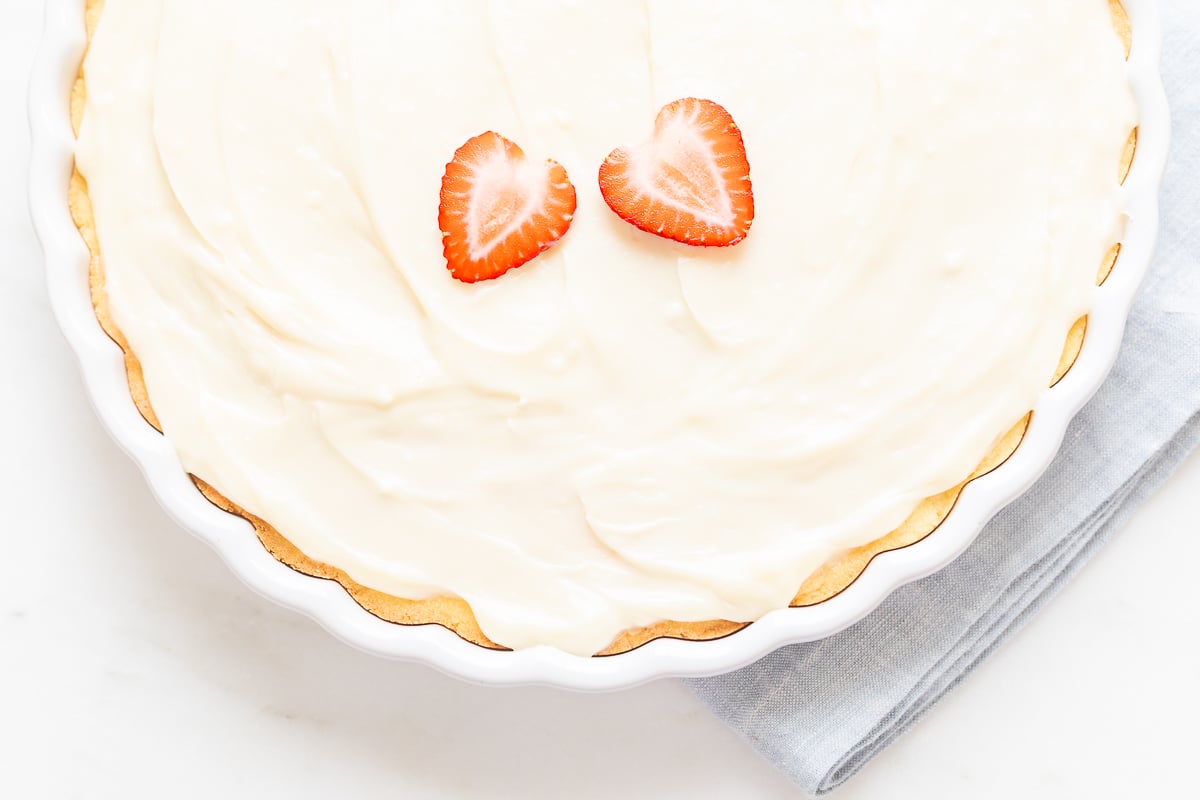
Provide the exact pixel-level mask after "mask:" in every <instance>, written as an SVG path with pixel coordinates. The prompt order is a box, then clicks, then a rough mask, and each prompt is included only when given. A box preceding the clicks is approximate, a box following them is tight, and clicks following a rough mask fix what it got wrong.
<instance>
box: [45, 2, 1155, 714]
mask: <svg viewBox="0 0 1200 800" xmlns="http://www.w3.org/2000/svg"><path fill="white" fill-rule="evenodd" d="M1122 5H1123V6H1124V7H1125V11H1126V13H1127V15H1128V17H1129V21H1130V26H1131V28H1132V30H1133V47H1132V51H1131V53H1130V56H1129V75H1130V81H1131V84H1132V86H1133V91H1134V94H1135V96H1136V99H1137V103H1138V107H1139V113H1140V123H1139V131H1138V145H1137V148H1138V149H1137V154H1136V156H1135V158H1134V161H1133V166H1132V169H1131V171H1130V173H1129V176H1128V178H1127V179H1126V181H1125V185H1124V187H1123V189H1122V191H1123V192H1124V194H1125V199H1126V205H1127V208H1128V222H1127V226H1126V230H1125V236H1124V238H1123V241H1122V247H1121V255H1120V259H1119V262H1120V263H1119V267H1118V268H1117V269H1116V270H1114V272H1113V274H1112V275H1111V276H1110V277H1109V278H1108V280H1107V281H1106V282H1105V283H1104V285H1103V286H1101V287H1099V288H1098V289H1097V290H1096V295H1095V304H1094V306H1093V308H1092V310H1091V312H1090V315H1089V322H1088V331H1087V336H1086V339H1085V341H1084V344H1083V348H1082V350H1081V352H1080V355H1079V359H1078V361H1077V362H1076V363H1075V366H1074V367H1073V368H1072V369H1071V371H1070V372H1069V373H1068V374H1067V375H1066V377H1065V378H1064V379H1063V380H1062V381H1061V382H1059V383H1058V384H1057V385H1055V386H1054V387H1053V388H1051V389H1049V390H1048V391H1047V392H1046V393H1045V394H1043V396H1042V399H1041V401H1040V402H1039V403H1038V405H1037V406H1036V408H1035V409H1034V413H1033V420H1032V422H1031V424H1030V426H1029V430H1028V432H1027V433H1026V435H1025V439H1024V441H1023V442H1022V443H1021V445H1020V446H1019V447H1018V448H1017V450H1016V452H1015V453H1014V454H1013V456H1012V457H1011V458H1010V459H1008V461H1007V462H1005V463H1004V464H1003V465H1002V466H1000V467H999V468H997V469H996V470H995V471H993V472H991V473H990V474H988V475H985V476H983V477H980V478H977V479H976V480H974V481H973V482H971V483H970V484H969V485H968V486H967V487H966V488H965V489H964V490H963V492H962V495H961V496H960V497H959V500H958V503H957V505H956V506H955V507H954V509H953V511H952V512H951V513H950V515H949V517H948V518H947V519H946V520H945V521H944V522H943V523H942V525H941V526H940V527H939V528H938V529H937V530H936V531H935V533H934V534H933V535H931V536H928V537H926V538H925V539H923V540H921V541H920V542H917V543H916V544H913V545H910V546H908V547H905V548H902V549H899V550H892V551H888V552H885V553H881V554H880V555H878V556H876V557H875V558H874V560H872V562H871V563H870V565H869V566H868V567H867V568H866V570H865V571H864V572H863V573H862V574H861V575H860V576H859V577H858V579H857V580H856V581H854V583H853V584H852V585H850V586H849V587H848V588H847V589H846V590H845V591H843V592H841V593H840V594H838V595H837V596H835V597H832V598H830V599H828V600H826V601H824V602H822V603H819V604H817V605H813V606H806V607H793V608H783V609H779V610H777V611H773V612H771V613H769V614H767V615H766V616H765V617H763V618H762V619H760V620H758V621H757V622H755V623H754V624H753V625H750V626H747V627H746V628H743V629H742V630H740V631H738V632H736V633H733V634H731V635H729V636H726V637H724V638H720V639H712V640H706V641H683V640H678V639H658V640H655V641H652V642H650V643H648V644H646V645H644V646H642V647H640V648H638V649H636V650H631V651H629V652H626V653H622V654H620V655H615V656H604V657H584V656H574V655H569V654H567V653H564V652H562V651H560V650H557V649H555V648H552V647H534V648H528V649H524V650H518V651H496V650H488V649H485V648H481V647H478V646H476V645H474V644H471V643H469V642H467V641H465V640H463V639H461V638H459V637H458V636H457V635H456V634H454V633H452V632H451V631H449V630H447V629H445V628H442V627H440V626H437V625H427V626H402V625H397V624H394V623H390V622H386V621H384V620H381V619H379V618H377V617H374V616H372V615H371V614H370V613H368V612H367V611H365V610H364V609H363V608H361V607H360V606H359V605H358V604H357V603H355V602H354V600H353V599H352V598H351V597H350V595H349V594H347V593H346V592H345V591H344V590H343V589H342V587H341V586H340V585H338V584H337V583H335V582H332V581H325V580H320V579H316V578H311V577H309V576H306V575H302V574H300V573H299V572H296V571H294V570H292V569H291V568H289V567H288V566H286V565H284V564H282V563H280V562H279V561H277V560H276V559H275V558H274V557H273V556H272V555H271V554H270V553H269V552H267V550H266V548H264V547H263V546H262V545H261V544H260V543H259V540H258V537H257V536H255V535H254V529H253V527H252V526H251V524H250V523H249V522H247V521H246V520H244V519H242V518H240V517H236V516H233V515H231V514H227V513H226V512H224V511H222V510H220V509H218V508H217V507H216V506H214V505H213V504H212V503H210V502H209V501H208V500H207V499H205V498H204V496H203V495H202V494H200V492H199V490H198V489H197V488H196V486H195V485H194V484H193V483H192V481H191V479H190V478H189V477H188V476H187V473H186V472H185V470H184V469H183V467H182V465H181V464H180V462H179V458H178V457H177V455H176V454H175V451H174V449H173V448H172V447H171V445H170V443H169V442H168V441H167V440H166V438H164V437H163V436H162V435H161V434H159V433H158V432H157V431H156V430H155V429H154V428H153V427H151V426H150V425H148V424H147V423H146V421H145V420H144V419H143V418H142V416H141V414H140V413H138V410H137V408H136V406H135V405H134V402H133V398H132V397H131V395H130V393H129V386H128V383H127V378H126V374H125V362H124V354H123V353H122V351H121V348H120V347H118V346H117V344H116V343H115V342H113V340H112V339H110V338H109V337H108V335H107V334H105V332H104V331H103V330H102V329H101V327H100V324H99V322H98V321H97V319H96V314H95V310H94V308H93V306H92V300H91V295H90V293H89V289H88V251H87V248H86V246H85V245H84V243H83V240H82V239H81V237H80V236H79V232H78V231H77V230H76V228H75V225H74V223H73V221H72V219H71V215H70V212H69V209H68V205H67V190H68V185H69V182H70V176H71V170H72V166H73V163H74V141H75V140H74V136H73V134H72V131H71V123H70V115H69V108H68V103H67V98H68V97H69V96H70V92H71V86H72V85H73V83H74V81H75V78H76V75H77V73H78V69H79V62H80V60H81V58H82V55H83V52H84V48H85V46H86V35H85V30H84V14H83V9H84V3H83V2H82V0H49V1H48V4H47V9H46V19H45V28H44V32H43V38H42V44H41V47H40V49H39V53H38V57H37V61H36V63H35V66H34V71H33V76H32V81H31V84H30V89H29V118H30V126H31V131H32V154H31V167H30V206H31V212H32V216H33V222H34V227H35V229H36V231H37V235H38V238H39V239H40V240H41V242H42V248H43V250H44V253H45V259H46V277H47V282H48V284H49V292H50V300H51V305H52V307H53V309H54V314H55V316H56V317H57V319H58V323H59V326H60V327H61V328H62V331H63V334H64V335H65V336H66V338H67V341H68V343H69V344H70V345H71V348H72V349H73V350H74V351H75V354H76V356H77V358H78V360H79V364H80V369H81V371H82V373H83V376H84V381H85V384H86V386H87V388H88V394H89V396H90V397H91V400H92V403H93V405H94V407H95V409H96V412H97V414H98V415H99V417H100V419H101V421H102V422H103V423H104V425H105V427H106V428H107V429H108V431H109V433H110V434H111V435H112V437H113V438H114V439H115V440H116V442H117V443H118V444H119V445H120V446H121V447H122V449H124V450H125V451H126V452H127V453H128V454H129V455H130V456H131V457H132V458H133V460H134V461H135V462H136V463H137V465H138V467H139V468H140V469H141V471H142V473H143V475H144V476H145V478H146V480H147V482H148V483H149V484H150V488H151V490H152V491H153V493H154V495H155V497H156V498H157V499H158V501H159V502H160V503H161V504H162V506H163V508H165V509H166V510H167V512H168V513H169V514H170V515H171V517H173V518H174V519H175V521H176V522H178V523H179V524H180V525H181V526H182V527H183V528H184V529H185V530H187V531H189V532H191V533H192V534H193V535H195V536H196V537H198V538H199V539H201V540H202V541H204V542H206V543H208V544H209V545H210V546H212V547H213V549H215V550H216V551H217V552H218V554H220V556H221V557H222V559H223V560H224V561H225V562H226V564H228V565H229V568H230V569H231V570H232V571H233V572H234V574H236V575H237V576H238V577H239V578H240V579H241V580H242V581H244V582H245V583H246V584H247V585H248V586H249V587H250V588H252V589H254V590H255V591H256V592H258V593H259V594H261V595H263V596H264V597H267V598H268V599H270V600H273V601H275V602H276V603H279V604H280V605H283V606H286V607H288V608H292V609H295V610H296V611H299V612H301V613H303V614H306V615H307V616H309V617H310V618H312V619H314V620H315V621H316V622H318V623H319V624H320V625H321V626H322V627H324V628H325V629H326V630H328V631H329V632H330V633H332V634H333V635H334V636H336V637H337V638H339V639H342V640H343V641H345V642H346V643H348V644H350V645H352V646H354V647H357V648H359V649H361V650H364V651H367V652H369V653H373V654H376V655H379V656H383V657H387V658H394V659H399V660H405V661H415V662H421V663H425V664H427V665H429V666H431V667H434V668H435V669H438V670H440V671H441V672H444V673H446V674H449V675H453V676H455V677H458V678H461V679H464V680H468V681H472V682H475V683H480V684H487V685H494V686H521V685H546V686H556V687H559V688H565V689H574V690H580V691H607V690H615V689H622V688H629V687H633V686H637V685H639V684H642V683H646V682H648V681H651V680H655V679H658V678H665V677H702V676H709V675H717V674H721V673H725V672H729V671H732V670H734V669H737V668H739V667H743V666H746V665H747V664H750V663H752V662H754V661H756V660H758V659H759V658H761V657H763V656H765V655H767V654H768V653H770V652H772V651H774V650H776V649H778V648H780V647H783V646H785V645H789V644H796V643H799V642H808V641H815V640H818V639H822V638H825V637H827V636H831V635H833V634H835V633H837V632H839V631H841V630H844V629H845V628H847V627H849V626H850V625H852V624H854V623H855V622H857V621H859V620H861V619H862V618H863V617H865V616H867V615H868V614H869V613H870V612H871V611H873V610H874V609H875V608H877V607H878V606H879V605H880V604H881V603H882V602H883V601H884V599H886V598H887V596H888V595H890V594H891V593H892V592H893V591H895V590H896V589H898V588H899V587H901V586H903V585H905V584H907V583H910V582H912V581H915V580H918V579H920V578H923V577H926V576H928V575H930V574H932V573H934V572H936V571H938V570H939V569H941V568H942V567H944V566H946V565H947V564H949V563H950V562H951V561H953V560H954V559H955V558H956V557H957V556H958V555H959V554H961V553H962V552H963V551H964V550H966V549H967V547H968V546H969V545H970V544H971V543H972V542H973V541H974V540H975V537H976V536H977V535H978V534H979V532H980V531H981V530H982V529H983V526H984V525H985V524H986V523H987V522H988V521H989V520H990V519H991V518H992V517H993V516H995V514H996V513H997V512H999V511H1000V510H1001V509H1002V508H1004V506H1006V505H1008V504H1009V503H1010V502H1012V501H1013V500H1015V499H1017V498H1018V497H1020V496H1021V495H1022V494H1023V493H1024V492H1025V491H1026V490H1027V489H1028V488H1029V487H1030V486H1031V485H1032V484H1033V483H1034V482H1035V481H1036V480H1037V478H1038V477H1039V476H1041V474H1042V473H1043V472H1044V471H1045V470H1046V468H1047V467H1048V466H1049V465H1050V463H1051V461H1052V460H1053V459H1054V457H1055V455H1056V454H1057V453H1058V450H1059V447H1060V446H1061V444H1062V441H1063V437H1064V435H1065V434H1066V430H1067V427H1068V425H1069V424H1070V422H1071V420H1072V419H1073V418H1074V417H1075V415H1076V413H1077V412H1078V411H1079V410H1080V409H1081V408H1082V407H1083V405H1084V404H1085V403H1086V402H1087V401H1088V400H1089V399H1090V398H1091V397H1092V395H1093V394H1094V393H1095V392H1096V390H1097V389H1099V388H1100V385H1101V384H1102V383H1103V382H1104V379H1105V378H1106V377H1107V375H1108V373H1109V371H1110V370H1111V368H1112V365H1113V363H1114V362H1115V361H1116V357H1117V354H1118V352H1119V350H1120V346H1121V340H1122V338H1123V336H1124V330H1125V323H1126V320H1127V317H1128V314H1129V309H1130V307H1131V306H1132V304H1133V300H1134V298H1135V297H1136V295H1137V290H1138V288H1139V286H1140V285H1141V283H1142V280H1143V278H1144V277H1145V274H1146V270H1147V269H1148V268H1149V265H1150V260H1151V258H1152V256H1153V252H1154V246H1155V240H1156V237H1157V233H1158V214H1159V209H1158V190H1159V187H1160V185H1161V182H1162V175H1163V172H1164V170H1165V167H1166V159H1167V152H1168V145H1169V136H1170V114H1169V110H1168V107H1167V99H1166V94H1165V92H1164V89H1163V86H1162V80H1161V75H1160V72H1159V61H1160V56H1161V42H1162V31H1161V22H1160V17H1159V9H1158V5H1157V0H1123V3H1122Z"/></svg>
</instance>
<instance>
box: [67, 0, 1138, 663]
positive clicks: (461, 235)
mask: <svg viewBox="0 0 1200 800" xmlns="http://www.w3.org/2000/svg"><path fill="white" fill-rule="evenodd" d="M89 23H90V31H91V34H92V39H91V47H90V50H89V53H88V55H87V58H86V60H85V62H84V65H83V69H82V72H81V79H80V81H79V84H78V87H77V92H76V97H75V105H74V111H75V116H76V122H77V125H78V135H79V141H78V148H77V165H78V173H77V175H76V176H75V178H74V181H73V185H72V205H73V211H74V213H75V217H76V221H77V223H78V224H79V227H80V230H81V231H82V232H83V235H84V236H85V238H86V239H87V241H88V244H89V246H90V247H91V249H92V252H93V256H94V257H93V276H92V277H93V282H92V285H93V299H94V304H95V306H96V310H97V313H98V315H99V317H100V319H101V321H102V323H103V324H104V325H105V327H106V329H107V330H108V331H109V332H110V334H111V335H112V336H113V338H114V339H115V340H116V341H117V342H118V344H120V345H121V346H122V347H123V348H124V349H125V352H126V355H127V363H128V366H129V376H130V386H131V391H132V394H133V397H134V399H135V400H136V401H137V402H138V405H139V408H141V410H142V412H143V414H144V415H145V416H146V418H147V420H148V421H149V422H150V423H151V424H154V425H156V426H158V427H159V428H160V429H161V430H162V431H163V432H164V434H165V435H166V436H167V437H168V439H169V440H170V441H171V443H172V444H173V445H174V447H175V448H176V449H177V451H178V453H179V457H180V459H181V461H182V463H183V466H184V467H185V468H186V469H187V470H188V472H189V473H191V474H192V475H193V476H194V477H195V480H196V483H197V486H198V487H199V488H200V490H201V491H203V492H204V493H205V494H206V495H207V496H208V497H209V498H210V499H211V500H212V501H213V502H215V503H217V504H218V505H220V506H221V507H223V508H225V509H227V510H229V511H231V512H233V513H237V514H240V515H242V516H245V517H246V518H247V519H249V520H251V521H252V522H253V523H254V524H255V527H256V530H257V531H258V534H259V536H260V538H261V539H262V540H263V542H264V544H265V546H266V547H267V548H268V549H270V551H271V552H272V553H273V554H274V555H276V556H277V557H278V558H279V559H280V560H282V561H283V562H285V563H287V564H288V565H290V566H292V567H293V568H295V569H297V570H300V571H303V572H306V573H309V574H312V575H316V576H321V577H326V578H331V579H334V580H337V581H339V582H341V583H342V584H343V585H344V586H345V587H346V588H347V589H348V590H349V591H350V592H351V594H352V595H353V596H354V597H355V598H356V599H357V600H358V601H359V602H360V603H361V604H362V605H363V606H364V607H365V608H366V609H367V610H369V611H371V612H372V613H374V614H376V615H378V616H381V617H383V618H385V619H388V620H392V621H395V622H398V623H404V624H429V623H438V624H442V625H445V626H447V627H449V628H451V629H453V630H455V631H456V632H457V633H459V634H460V635H461V636H463V637H465V638H467V639H469V640H471V641H474V642H476V643H478V644H480V645H482V646H489V647H500V646H503V647H511V648H522V647H530V646H536V645H551V646H555V647H558V648H561V649H564V650H567V651H569V652H573V653H579V654H595V653H601V652H605V653H613V652H621V651H624V650H628V649H630V648H632V647H636V646H637V645H639V644H641V643H643V642H645V641H647V640H649V639H652V638H655V637H658V636H677V637H683V638H711V637H714V636H720V635H724V634H727V633H729V632H731V631H734V630H736V629H737V628H738V627H740V626H742V625H744V624H746V623H749V622H752V621H753V620H756V619H758V618H760V617H761V616H763V615H764V614H766V613H767V612H769V611H772V610H774V609H779V608H784V607H786V606H788V605H789V604H807V603H813V602H819V601H821V600H822V599H825V598H828V597H829V596H831V595H832V594H835V593H837V592H838V591H840V590H841V589H843V588H844V587H845V586H846V585H847V584H848V583H850V582H851V581H853V579H854V578H855V577H856V576H857V575H858V574H859V573H860V572H861V570H862V569H863V568H864V567H865V565H866V563H867V562H868V561H869V560H870V558H871V557H872V556H873V555H874V554H876V553H878V552H880V551H882V550H886V549H890V548H894V547H898V546H903V545H905V544H909V543H911V542H912V541H915V540H916V539H919V538H921V537H923V536H925V535H928V534H929V533H930V532H931V531H932V530H934V529H935V528H936V526H937V525H938V524H939V522H940V521H941V520H942V519H943V518H944V517H945V515H946V514H947V513H949V512H950V510H951V507H952V506H953V502H954V499H955V498H956V497H957V494H958V492H959V491H960V490H961V488H962V486H963V484H964V482H965V481H966V480H968V479H969V478H970V477H971V476H973V475H977V474H979V472H981V471H986V470H987V469H990V468H992V467H994V466H995V465H996V464H997V463H999V462H1000V461H1002V460H1003V459H1004V458H1006V457H1007V456H1008V455H1009V454H1010V453H1011V452H1012V450H1013V449H1014V448H1015V447H1016V446H1017V445H1018V443H1019V441H1020V437H1021V434H1022V431H1023V429H1024V428H1023V425H1024V420H1026V418H1027V416H1028V414H1029V412H1030V409H1032V408H1033V407H1034V406H1035V405H1036V403H1037V401H1038V398H1039V397H1040V395H1041V393H1042V392H1044V391H1046V390H1047V388H1048V387H1049V386H1051V384H1052V383H1053V382H1054V381H1055V380H1056V379H1057V378H1058V377H1060V376H1061V375H1062V373H1063V372H1064V371H1065V370H1066V369H1067V368H1069V366H1070V364H1071V361H1072V359H1073V358H1074V356H1075V354H1076V353H1077V352H1078V349H1079V346H1080V341H1081V339H1082V337H1083V331H1084V329H1085V324H1084V321H1083V320H1084V318H1085V317H1086V314H1087V312H1088V309H1089V306H1090V303H1091V298H1092V295H1093V292H1094V291H1095V289H1096V285H1097V269H1098V268H1100V269H1101V279H1103V276H1104V275H1106V274H1107V270H1109V269H1111V268H1112V265H1113V263H1114V261H1115V259H1116V257H1117V254H1118V252H1119V242H1120V237H1121V232H1122V226H1123V221H1124V217H1123V212H1122V198H1121V191H1120V182H1121V179H1122V176H1123V171H1122V170H1123V169H1127V168H1128V165H1129V160H1130V158H1131V157H1132V145H1133V142H1134V141H1135V139H1133V138H1131V132H1132V131H1134V130H1135V128H1136V125H1137V112H1136V106H1135V103H1134V100H1133V97H1132V93H1131V90H1130V86H1129V81H1128V78H1127V74H1126V64H1125V56H1126V50H1125V46H1126V45H1127V43H1128V41H1129V37H1128V29H1127V26H1126V25H1125V24H1124V16H1123V14H1122V13H1121V11H1120V7H1119V6H1118V5H1116V4H1115V3H1111V4H1110V3H1108V2H1106V0H1060V2H1056V3H1045V2H1043V0H997V1H996V2H986V3H984V2H979V3H969V4H968V3H961V2H958V0H903V1H901V0H829V1H828V2H823V3H789V2H771V1H769V0H753V1H752V2H738V3H734V2H723V1H721V0H650V2H640V1H639V2H633V0H630V1H629V2H625V0H610V1H609V2H604V3H600V2H595V3H573V2H570V3H569V2H562V0H512V1H511V2H504V1H503V0H492V1H491V2H483V1H482V0H471V1H468V0H444V1H443V2H438V3H416V2H411V3H410V2H394V1H386V2H385V0H355V2H343V1H342V0H309V2H306V3H304V4H301V5H297V4H294V3H285V2H282V0H252V1H251V2H246V1H245V0H213V2H206V3H197V2H193V1H192V0H107V2H106V3H102V2H99V0H93V2H91V3H90V5H89ZM1114 23H1115V24H1114ZM1123 38H1124V42H1123ZM1064 341H1065V342H1067V348H1066V353H1065V355H1064ZM1014 426H1015V427H1014Z"/></svg>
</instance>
